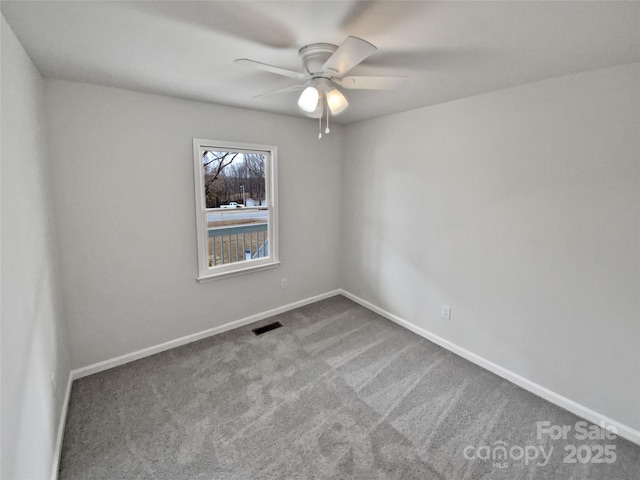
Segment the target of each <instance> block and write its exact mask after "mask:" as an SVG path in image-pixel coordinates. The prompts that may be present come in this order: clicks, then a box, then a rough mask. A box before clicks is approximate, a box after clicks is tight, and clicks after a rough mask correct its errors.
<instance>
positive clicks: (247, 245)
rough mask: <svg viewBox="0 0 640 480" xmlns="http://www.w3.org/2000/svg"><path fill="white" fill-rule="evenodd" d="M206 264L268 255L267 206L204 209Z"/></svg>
mask: <svg viewBox="0 0 640 480" xmlns="http://www.w3.org/2000/svg"><path fill="white" fill-rule="evenodd" d="M206 215H207V237H208V238H207V241H208V251H209V267H215V266H218V265H225V264H228V263H234V262H243V261H246V260H255V259H257V258H263V257H268V256H269V235H268V222H269V212H268V210H267V208H266V207H265V208H260V209H258V210H253V209H251V210H244V209H242V208H234V209H228V210H227V211H225V210H219V211H216V212H207V213H206Z"/></svg>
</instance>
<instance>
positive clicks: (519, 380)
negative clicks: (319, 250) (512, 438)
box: [339, 289, 640, 445]
mask: <svg viewBox="0 0 640 480" xmlns="http://www.w3.org/2000/svg"><path fill="white" fill-rule="evenodd" d="M339 293H340V294H342V295H344V296H345V297H347V298H349V299H350V300H353V301H354V302H356V303H358V304H360V305H362V306H363V307H365V308H367V309H369V310H371V311H372V312H375V313H377V314H378V315H380V316H382V317H384V318H386V319H388V320H391V321H392V322H393V323H396V324H398V325H400V326H401V327H404V328H406V329H407V330H411V331H412V332H413V333H416V334H418V335H420V336H421V337H423V338H426V339H427V340H429V341H431V342H433V343H435V344H437V345H440V346H441V347H443V348H445V349H447V350H449V351H450V352H453V353H455V354H456V355H459V356H460V357H462V358H465V359H466V360H469V361H470V362H472V363H475V364H476V365H478V366H480V367H482V368H484V369H485V370H489V371H490V372H492V373H495V374H496V375H498V376H499V377H502V378H504V379H506V380H508V381H510V382H511V383H514V384H516V385H518V386H519V387H521V388H524V389H525V390H527V391H529V392H531V393H533V394H535V395H537V396H539V397H542V398H544V399H545V400H547V401H549V402H551V403H553V404H555V405H558V406H559V407H562V408H564V409H565V410H568V411H569V412H571V413H573V414H575V415H578V416H579V417H582V418H584V419H586V420H588V421H590V422H592V423H594V424H596V425H600V423H601V422H604V424H605V425H607V426H609V425H611V426H614V427H615V428H616V429H617V435H619V436H620V437H623V438H626V439H627V440H629V441H631V442H633V443H635V444H637V445H640V431H638V430H636V429H634V428H631V427H629V426H628V425H625V424H622V423H620V422H617V421H615V420H613V419H611V418H609V417H607V416H605V415H601V414H600V413H598V412H596V411H594V410H591V409H590V408H588V407H585V406H584V405H581V404H579V403H577V402H574V401H573V400H571V399H569V398H567V397H564V396H562V395H560V394H558V393H556V392H554V391H552V390H549V389H548V388H545V387H543V386H542V385H539V384H537V383H535V382H532V381H531V380H528V379H526V378H524V377H522V376H520V375H518V374H517V373H514V372H512V371H511V370H507V369H506V368H504V367H501V366H500V365H497V364H495V363H493V362H491V361H489V360H487V359H485V358H483V357H481V356H479V355H476V354H475V353H473V352H470V351H469V350H466V349H464V348H462V347H460V346H458V345H456V344H455V343H452V342H450V341H448V340H445V339H444V338H442V337H439V336H438V335H435V334H433V333H431V332H428V331H427V330H424V329H423V328H421V327H418V326H416V325H414V324H412V323H410V322H407V321H406V320H403V319H402V318H400V317H398V316H397V315H394V314H392V313H389V312H387V311H386V310H383V309H382V308H380V307H378V306H376V305H374V304H372V303H371V302H368V301H367V300H364V299H362V298H360V297H358V296H356V295H354V294H352V293H350V292H347V291H345V290H342V289H340V290H339Z"/></svg>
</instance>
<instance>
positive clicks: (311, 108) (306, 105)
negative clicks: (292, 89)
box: [298, 85, 320, 113]
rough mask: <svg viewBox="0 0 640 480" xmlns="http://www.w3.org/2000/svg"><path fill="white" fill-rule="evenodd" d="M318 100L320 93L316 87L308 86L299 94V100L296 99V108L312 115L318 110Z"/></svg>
mask: <svg viewBox="0 0 640 480" xmlns="http://www.w3.org/2000/svg"><path fill="white" fill-rule="evenodd" d="M319 100H320V92H318V89H317V88H316V87H314V86H312V85H310V86H308V87H307V88H305V89H304V90H303V92H302V93H301V94H300V98H298V107H300V110H302V111H304V112H307V113H313V112H315V111H316V109H317V108H318V101H319Z"/></svg>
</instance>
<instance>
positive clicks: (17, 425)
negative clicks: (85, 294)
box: [0, 16, 70, 479]
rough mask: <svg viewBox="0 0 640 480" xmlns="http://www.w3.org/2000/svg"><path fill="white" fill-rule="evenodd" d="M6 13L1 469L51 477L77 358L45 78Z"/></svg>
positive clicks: (6, 473) (5, 474)
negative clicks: (57, 221) (55, 214)
mask: <svg viewBox="0 0 640 480" xmlns="http://www.w3.org/2000/svg"><path fill="white" fill-rule="evenodd" d="M1 22H2V26H1V28H0V29H1V30H2V33H1V34H2V42H1V45H2V57H1V58H2V98H1V100H0V104H1V105H2V128H1V131H2V133H1V144H2V148H1V158H2V182H1V187H2V194H1V198H2V288H1V290H2V307H1V309H2V469H1V475H0V476H1V477H2V478H6V479H17V478H29V479H35V478H48V477H49V476H50V473H51V466H52V462H53V453H54V449H55V442H56V433H57V428H58V422H59V419H60V415H61V411H62V407H63V405H62V404H63V401H64V395H65V387H66V385H67V379H68V376H69V370H70V368H69V366H70V360H69V353H68V341H67V334H66V328H65V325H64V322H63V320H62V308H61V294H60V286H59V280H58V274H57V272H58V270H57V265H56V260H55V259H56V256H57V253H56V247H55V245H56V242H55V232H54V227H53V222H52V217H51V208H50V198H49V188H48V182H49V178H50V171H49V169H48V152H47V142H46V131H45V128H44V126H43V124H44V122H43V112H44V109H43V85H42V78H41V77H40V74H39V73H38V71H37V70H36V68H35V66H34V65H33V63H32V62H31V60H30V59H29V57H28V56H27V54H26V53H25V51H24V50H23V48H22V46H21V45H20V43H18V40H17V39H16V37H15V35H14V33H13V31H12V30H11V27H9V25H8V24H7V23H6V21H5V19H4V16H3V17H2V21H1ZM52 375H55V385H52V382H51V378H52Z"/></svg>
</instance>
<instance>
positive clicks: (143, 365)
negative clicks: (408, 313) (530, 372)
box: [60, 296, 640, 480]
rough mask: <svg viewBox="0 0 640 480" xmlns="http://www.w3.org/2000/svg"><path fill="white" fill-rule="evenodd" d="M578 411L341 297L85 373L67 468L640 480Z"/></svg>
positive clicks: (81, 476) (75, 475)
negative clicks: (583, 435) (257, 332)
mask: <svg viewBox="0 0 640 480" xmlns="http://www.w3.org/2000/svg"><path fill="white" fill-rule="evenodd" d="M275 320H278V321H280V322H282V323H283V324H284V327H283V328H280V329H278V330H273V331H271V332H268V333H266V334H264V335H262V336H259V337H256V336H254V335H253V334H252V333H251V329H252V328H255V327H256V326H259V325H264V324H268V323H271V322H273V321H275ZM580 420H581V419H580V418H578V417H576V416H574V415H572V414H570V413H568V412H566V411H564V410H562V409H560V408H558V407H556V406H554V405H552V404H550V403H548V402H546V401H544V400H542V399H540V398H538V397H536V396H535V395H532V394H530V393H528V392H526V391H524V390H522V389H520V388H519V387H516V386H514V385H513V384H510V383H509V382H507V381H505V380H502V379H501V378H499V377H497V376H495V375H493V374H491V373H489V372H487V371H485V370H483V369H481V368H479V367H477V366H475V365H473V364H471V363H469V362H467V361H466V360H463V359H461V358H460V357H457V356H456V355H454V354H452V353H449V352H448V351H446V350H443V349H442V348H440V347H438V346H436V345H434V344H432V343H430V342H428V341H426V340H424V339H423V338H421V337H419V336H417V335H415V334H413V333H411V332H409V331H407V330H405V329H403V328H401V327H399V326H397V325H395V324H393V323H391V322H389V321H387V320H385V319H383V318H381V317H379V316H377V315H376V314H374V313H372V312H370V311H368V310H366V309H364V308H362V307H360V306H359V305H357V304H355V303H353V302H351V301H350V300H348V299H346V298H344V297H341V296H338V297H333V298H330V299H328V300H324V301H321V302H318V303H315V304H313V305H309V306H306V307H302V308H299V309H297V310H293V311H291V312H288V313H285V314H282V315H278V316H277V317H273V318H272V319H269V320H267V321H262V322H260V323H259V324H254V325H251V326H247V327H243V328H240V329H237V330H234V331H230V332H227V333H224V334H222V335H218V336H215V337H211V338H208V339H206V340H202V341H199V342H196V343H192V344H190V345H186V346H183V347H179V348H176V349H173V350H171V351H168V352H164V353H161V354H158V355H154V356H152V357H148V358H145V359H142V360H138V361H136V362H133V363H130V364H127V365H124V366H121V367H118V368H114V369H112V370H109V371H106V372H102V373H98V374H95V375H92V376H89V377H85V378H83V379H80V380H78V381H76V382H75V383H74V384H73V390H72V395H71V403H70V406H69V413H68V417H67V425H66V430H65V436H64V445H63V451H62V459H61V467H60V479H63V480H70V479H78V480H90V479H166V480H181V479H194V480H195V479H207V480H227V479H228V480H231V479H233V480H245V479H246V480H258V479H362V480H375V479H421V480H429V479H452V480H459V479H509V480H515V479H553V480H557V479H576V480H577V479H606V480H615V479H625V480H631V479H634V480H635V479H639V478H640V447H638V446H636V445H633V444H632V443H630V442H627V441H625V440H623V439H621V438H617V439H615V440H579V439H577V438H576V436H575V435H576V432H580V431H581V430H580V428H579V427H578V430H576V422H579V421H580ZM544 421H547V422H549V425H550V426H552V425H557V426H565V425H566V426H569V427H571V429H572V430H571V432H570V433H569V434H568V435H567V440H564V441H563V440H552V439H550V438H549V437H548V436H547V435H544V436H543V437H542V438H541V439H537V438H536V422H544ZM571 445H574V446H575V450H576V452H575V453H576V455H572V449H573V447H571ZM607 445H609V447H606V446H607ZM611 446H613V447H614V448H611ZM499 447H504V450H502V449H500V448H499ZM605 447H606V448H605ZM505 452H506V458H503V457H502V456H501V454H504V453H505ZM612 453H613V455H615V461H613V462H611V463H606V462H603V463H597V462H599V461H603V460H605V459H606V460H609V461H610V460H612V459H613V455H612ZM487 457H489V458H488V459H487ZM494 457H495V458H494ZM566 457H568V458H566ZM565 459H568V460H575V461H576V463H565V461H564V460H565ZM545 460H547V461H545ZM583 461H584V462H586V463H582V462H583Z"/></svg>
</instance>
